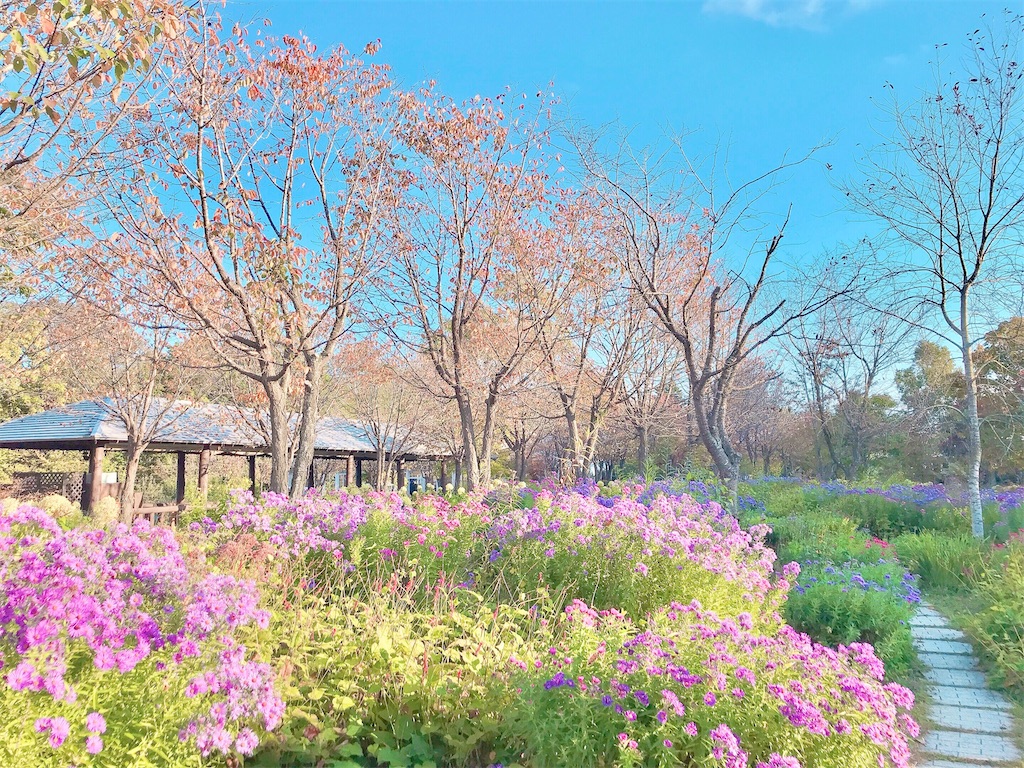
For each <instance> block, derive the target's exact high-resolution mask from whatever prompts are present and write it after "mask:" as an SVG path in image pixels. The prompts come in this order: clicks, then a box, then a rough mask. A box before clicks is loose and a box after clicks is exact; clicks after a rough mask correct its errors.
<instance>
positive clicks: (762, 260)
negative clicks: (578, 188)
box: [577, 139, 842, 498]
mask: <svg viewBox="0 0 1024 768" xmlns="http://www.w3.org/2000/svg"><path fill="white" fill-rule="evenodd" d="M577 147H578V148H579V149H580V150H581V156H582V158H583V165H584V167H585V168H586V170H587V171H588V173H589V174H590V177H591V179H592V183H593V186H594V187H595V189H596V190H597V191H598V194H600V195H601V196H602V199H603V201H604V204H605V205H606V206H607V207H608V209H609V210H611V211H613V212H615V213H616V214H617V215H618V219H619V227H620V228H621V238H622V242H623V243H624V251H623V253H622V254H621V257H622V259H623V263H624V264H625V265H626V268H627V269H628V273H629V275H630V280H631V284H632V286H633V288H634V290H635V291H636V292H637V294H638V295H639V296H640V297H641V298H642V300H643V301H644V302H645V303H646V305H647V306H648V308H649V309H650V310H651V312H652V313H653V314H654V316H655V317H656V318H657V319H658V321H659V322H660V323H661V325H662V326H663V327H664V329H665V330H666V331H667V332H668V333H669V334H670V335H671V337H672V338H673V339H674V340H675V343H676V344H678V346H679V348H680V350H681V353H682V357H683V369H684V372H685V375H686V380H687V383H688V386H689V395H690V403H691V407H692V409H693V415H694V419H695V421H696V425H697V430H698V433H699V435H700V439H701V442H702V443H703V445H704V447H705V448H706V449H707V451H708V453H709V454H710V456H711V459H712V461H713V463H714V465H715V470H716V472H717V473H718V475H719V477H720V478H721V479H722V481H723V482H725V483H726V484H727V486H728V487H729V489H730V491H731V492H732V494H733V497H734V498H735V496H736V489H737V485H738V483H739V478H740V459H741V455H740V453H739V451H738V450H737V447H736V446H735V445H734V444H733V442H732V439H731V438H730V434H729V431H728V428H727V425H728V421H729V405H730V401H731V397H732V394H733V391H734V389H735V385H736V381H737V374H738V372H739V370H740V368H741V366H742V365H743V363H744V362H745V361H746V360H747V359H748V358H750V357H751V356H752V355H755V354H757V353H758V351H759V350H761V349H762V348H763V347H765V345H767V344H769V343H771V342H773V341H774V340H776V339H777V338H779V337H780V336H781V335H782V334H783V333H784V332H785V330H786V329H787V328H788V327H789V326H790V325H791V324H792V323H793V322H794V321H796V320H797V319H799V318H800V317H803V316H805V315H807V314H809V313H811V312H813V311H815V310H817V309H818V308H820V307H822V306H824V305H825V304H826V303H828V302H829V301H830V300H832V298H834V296H835V295H836V294H837V291H838V292H841V291H842V288H841V287H837V286H834V285H828V286H826V285H824V284H823V283H814V282H810V283H807V284H805V286H803V292H802V293H798V292H795V291H790V292H788V293H787V292H786V291H785V290H784V289H783V286H784V284H785V282H786V281H785V280H784V279H782V275H781V270H780V265H779V264H778V251H779V247H780V245H781V243H782V238H783V234H784V232H785V228H786V225H787V224H788V222H789V211H788V210H787V212H786V213H785V214H784V215H782V216H778V217H776V218H775V221H774V222H772V223H769V221H770V217H766V216H765V215H764V214H763V212H760V211H758V210H757V207H758V204H759V203H760V202H762V200H763V198H764V197H765V195H766V194H768V193H769V192H771V191H773V190H775V189H776V188H777V185H778V183H779V181H780V177H781V175H782V174H784V173H785V172H786V171H788V170H790V169H792V168H794V167H795V166H797V165H799V164H801V163H803V162H805V161H806V160H807V159H808V158H809V157H810V154H808V155H806V156H804V157H802V158H801V159H799V160H796V161H792V162H789V161H785V162H783V163H781V164H780V165H779V166H777V167H775V168H772V169H770V170H769V171H767V172H765V173H763V174H761V175H760V176H757V177H756V178H754V179H752V180H750V181H748V182H745V183H743V184H739V185H737V186H729V185H724V186H725V191H724V192H723V191H722V190H721V189H720V186H719V183H718V181H717V179H716V178H715V172H714V171H715V168H714V164H712V165H711V167H710V168H709V170H708V172H707V174H705V173H704V172H702V170H701V168H700V167H698V166H697V165H696V164H694V163H692V162H690V161H689V160H688V159H687V157H686V154H685V153H682V150H681V148H680V151H681V153H682V158H683V162H682V167H681V168H674V169H672V170H675V171H676V173H675V174H673V177H679V176H680V175H682V176H683V177H685V179H686V182H687V183H686V184H685V185H684V186H683V187H679V186H675V185H673V184H672V183H670V182H669V181H668V180H667V179H666V178H665V175H664V174H665V172H666V170H668V169H669V168H670V167H671V166H669V165H668V163H666V162H665V160H664V158H651V157H645V156H637V155H635V154H631V153H630V152H629V150H628V147H626V146H624V145H623V146H622V147H620V152H619V153H618V154H617V155H615V156H613V157H608V156H602V155H601V154H600V153H599V152H598V151H597V149H596V142H595V141H594V140H589V141H587V140H579V139H578V140H577ZM680 172H681V173H680Z"/></svg>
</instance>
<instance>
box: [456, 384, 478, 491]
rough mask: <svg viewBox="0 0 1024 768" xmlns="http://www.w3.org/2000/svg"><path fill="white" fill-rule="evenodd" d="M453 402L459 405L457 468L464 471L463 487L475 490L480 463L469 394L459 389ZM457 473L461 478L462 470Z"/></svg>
mask: <svg viewBox="0 0 1024 768" xmlns="http://www.w3.org/2000/svg"><path fill="white" fill-rule="evenodd" d="M455 402H456V404H457V405H458V406H459V422H460V431H461V433H462V461H461V462H460V466H459V469H460V470H464V472H465V476H466V477H465V481H464V483H465V487H466V488H467V489H468V490H470V491H475V490H476V489H477V488H479V487H480V464H479V462H478V460H477V452H476V428H475V426H474V424H473V406H472V405H471V404H470V402H469V396H468V395H467V394H466V392H465V391H463V390H461V389H459V390H457V391H456V393H455ZM459 474H460V480H461V479H462V478H461V475H462V472H460V473H459Z"/></svg>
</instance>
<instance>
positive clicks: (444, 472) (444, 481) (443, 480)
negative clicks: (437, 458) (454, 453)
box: [437, 459, 448, 489]
mask: <svg viewBox="0 0 1024 768" xmlns="http://www.w3.org/2000/svg"><path fill="white" fill-rule="evenodd" d="M437 484H438V485H440V486H441V488H442V489H444V487H445V486H446V485H448V462H447V461H445V460H444V459H441V477H440V478H439V479H438V481H437Z"/></svg>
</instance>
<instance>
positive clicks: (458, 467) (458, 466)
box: [453, 461, 462, 488]
mask: <svg viewBox="0 0 1024 768" xmlns="http://www.w3.org/2000/svg"><path fill="white" fill-rule="evenodd" d="M453 483H454V485H455V487H456V488H458V487H459V486H460V485H462V462H461V461H456V462H455V478H454V480H453Z"/></svg>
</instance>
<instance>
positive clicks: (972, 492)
mask: <svg viewBox="0 0 1024 768" xmlns="http://www.w3.org/2000/svg"><path fill="white" fill-rule="evenodd" d="M969 318H970V314H969V305H968V299H967V291H964V292H963V293H961V294H960V355H961V358H962V359H963V365H964V387H965V390H966V391H965V393H964V394H965V396H966V400H967V402H966V406H967V407H966V411H967V436H968V454H967V502H968V505H969V506H970V509H971V533H973V534H974V537H975V538H978V539H981V538H984V536H985V517H984V512H983V510H982V506H981V418H980V417H979V415H978V383H977V381H976V379H975V373H974V361H973V360H972V359H971V340H970V339H971V337H970V327H969V322H968V320H969Z"/></svg>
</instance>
